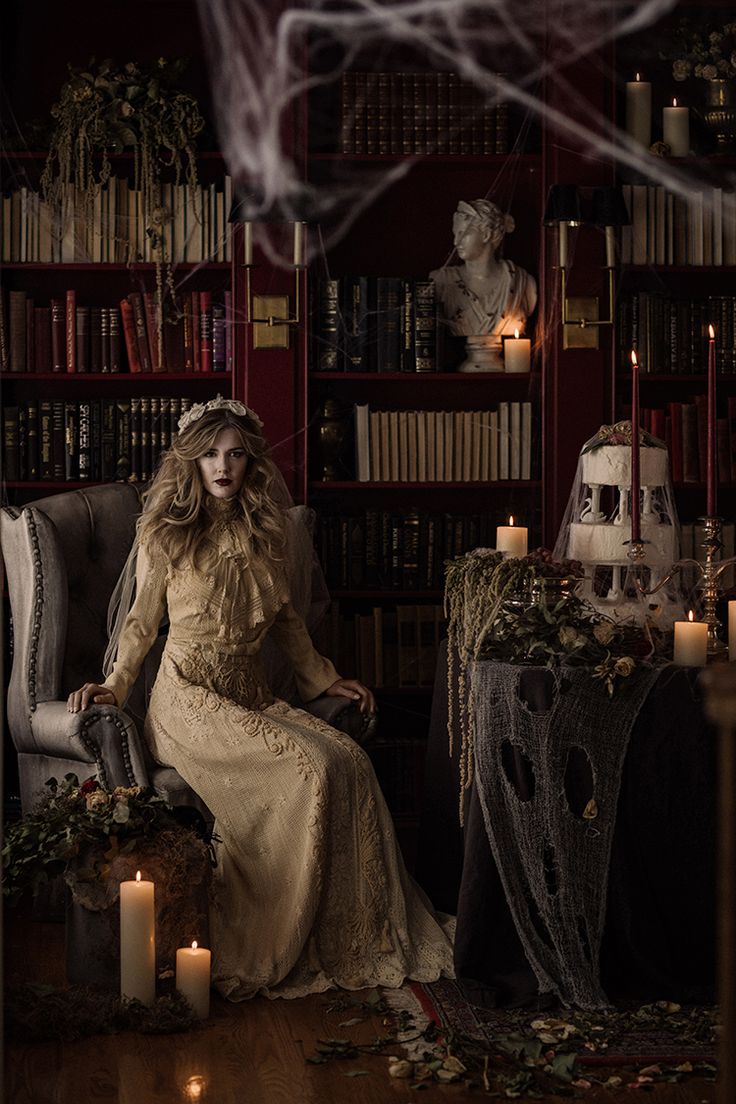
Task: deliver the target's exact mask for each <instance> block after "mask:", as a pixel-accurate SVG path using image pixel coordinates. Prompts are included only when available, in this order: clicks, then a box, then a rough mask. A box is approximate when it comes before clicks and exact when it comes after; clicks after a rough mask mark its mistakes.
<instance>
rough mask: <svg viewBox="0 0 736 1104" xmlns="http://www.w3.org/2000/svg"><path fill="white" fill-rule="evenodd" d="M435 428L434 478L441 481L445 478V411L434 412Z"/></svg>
mask: <svg viewBox="0 0 736 1104" xmlns="http://www.w3.org/2000/svg"><path fill="white" fill-rule="evenodd" d="M435 428H436V437H435V442H436V452H435V473H434V474H435V480H436V481H437V482H438V483H441V482H442V481H443V480H444V478H445V412H444V410H437V411H436V412H435Z"/></svg>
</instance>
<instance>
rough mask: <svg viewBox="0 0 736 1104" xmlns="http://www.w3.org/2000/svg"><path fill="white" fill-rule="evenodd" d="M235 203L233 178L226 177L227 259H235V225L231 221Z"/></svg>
mask: <svg viewBox="0 0 736 1104" xmlns="http://www.w3.org/2000/svg"><path fill="white" fill-rule="evenodd" d="M232 205H233V178H232V177H231V176H226V177H225V260H226V261H231V260H232V259H233V251H232V242H233V227H232V223H231V222H230V211H231V208H232Z"/></svg>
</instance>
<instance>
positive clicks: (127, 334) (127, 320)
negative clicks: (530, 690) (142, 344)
mask: <svg viewBox="0 0 736 1104" xmlns="http://www.w3.org/2000/svg"><path fill="white" fill-rule="evenodd" d="M120 317H121V319H122V325H123V338H124V340H125V349H126V351H127V353H128V369H129V371H131V372H141V371H142V370H143V369H142V368H141V358H140V350H139V346H138V338H137V337H136V332H135V318H134V315H133V307H132V305H131V304H130V303H129V302H128V300H127V299H121V300H120ZM110 337H111V340H110V354H111V359H112V331H111V334H110Z"/></svg>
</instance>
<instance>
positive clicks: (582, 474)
mask: <svg viewBox="0 0 736 1104" xmlns="http://www.w3.org/2000/svg"><path fill="white" fill-rule="evenodd" d="M640 445H641V449H640V464H641V469H640V470H641V480H640V482H641V505H640V515H641V537H642V542H643V558H642V559H641V560H639V561H638V564H639V566H638V567H637V574H638V579H639V582H640V586H639V587H637V585H636V580H635V578H634V572H632V570H631V560H630V558H629V549H630V547H631V545H630V541H631V422H630V421H622V422H617V423H616V424H615V425H604V426H601V428H600V429H599V430H598V432H597V433H596V434H595V435H594V436H593V437H591V438H590V440H588V441H586V442H585V444H584V445H583V447H582V448H581V450H580V455H579V457H578V464H577V470H576V472H575V479H574V481H573V485H572V490H571V492H570V497H569V499H568V503H567V509H566V510H565V514H564V517H563V519H562V524H561V526H560V531H559V534H558V537H557V542H556V544H555V549H554V555H555V558H556V559H559V560H562V559H573V560H579V561H580V562H581V563H582V564H583V567H584V569H585V581H584V584H583V590H582V592H581V597H585V598H586V599H587V600H588V601H589V602H590V603H591V604H592V605H593V606H595V607H596V609H598V610H600V611H601V612H602V613H607V614H610V615H611V616H613V617H616V618H617V619H620V620H624V619H627V618H633V619H635V620H637V621H640V622H642V623H643V622H645V621H646V620H647V619H649V620H651V621H654V622H656V623H657V624H659V625H660V626H661V627H663V628H665V627H669V626H670V625H671V624H672V622H673V621H675V620H677V619H678V618H680V617H682V616H683V612H684V600H683V596H682V594H681V592H680V589H679V587H678V585H677V583H676V582H673V581H670V582H666V583H663V580H664V579H665V576H666V575H667V574H668V572H669V570H670V568H671V566H672V564H673V563H674V561H675V560H677V559H678V557H679V554H680V526H679V521H678V518H677V509H676V507H675V499H674V493H673V490H672V481H671V478H670V464H669V455H668V452H667V447H666V445H665V444H664V442H663V441H660V440H658V439H657V438H656V437H652V435H651V434H650V433H647V432H646V431H641V435H640ZM651 591H655V593H643V592H651Z"/></svg>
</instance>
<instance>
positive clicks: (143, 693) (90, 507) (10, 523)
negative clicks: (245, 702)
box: [0, 483, 363, 819]
mask: <svg viewBox="0 0 736 1104" xmlns="http://www.w3.org/2000/svg"><path fill="white" fill-rule="evenodd" d="M293 510H295V511H296V512H297V514H296V516H297V517H301V520H302V521H303V522H304V523H305V524H307V525H308V524H309V523H310V520H311V512H310V511H309V510H307V508H306V507H302V506H297V507H293ZM139 511H140V498H139V495H138V492H137V491H136V489H135V487H133V486H131V485H128V484H122V483H113V484H105V485H103V486H96V487H90V488H88V489H85V490H83V491H71V492H64V493H62V494H59V495H54V496H51V497H49V498H44V499H40V500H38V501H36V502H34V503H32V504H31V505H29V506H25V507H23V508H22V509H14V508H11V507H6V508H3V510H2V514H1V517H0V536H1V537H2V549H3V557H4V561H5V570H6V576H7V581H8V591H9V595H10V605H11V612H12V619H13V663H12V669H11V675H10V685H9V690H8V702H7V707H8V723H9V727H10V733H11V736H12V738H13V741H14V743H15V747H16V749H17V752H18V762H19V772H20V790H21V805H22V808H23V811H24V812H26V811H28V809H30V808H31V807H32V805H33V803H34V801H35V800H36V798H37V796H38V795H39V793H40V792H42V791H43V789H44V784H45V782H46V781H47V779H49V778H51V777H56V778H62V777H63V776H64V774H66V773H68V772H73V773H74V774H76V775H77V776H78V777H79V778H80V781H81V780H82V779H84V778H89V777H97V779H98V780H99V782H100V784H101V785H102V786H103V787H104V788H105V789H113V788H114V787H115V786H151V787H153V789H155V790H156V791H157V792H158V793H160V794H161V795H162V796H164V797H166V798H167V799H168V800H169V801H170V802H171V804H173V805H194V806H195V807H197V808H199V809H200V811H201V812H202V813H204V815H205V816H206V817H207V818H208V819H209V813H208V810H207V809H205V808H204V807H203V806H202V804H201V803H200V801H199V799H198V798H197V796H196V795H195V794H194V793H193V792H192V790H191V789H190V788H189V786H188V785H187V784H186V783H185V782H184V781H183V779H182V778H181V777H180V776H179V774H178V773H177V772H176V771H175V770H174V769H173V768H172V767H167V766H163V765H161V764H158V763H156V762H154V760H153V759H152V757H151V755H150V753H149V751H148V748H147V746H146V743H145V740H144V739H143V736H142V733H143V719H144V717H145V711H146V703H147V701H148V696H149V694H150V690H151V688H152V686H153V681H154V679H155V677H156V671H157V669H158V664H159V660H160V658H161V652H162V650H163V645H164V641H165V630H162V634H161V635H160V636H159V640H158V642H157V644H156V645H155V646H154V648H153V649H152V650H151V652H150V653H149V656H148V658H147V660H146V663H145V665H144V668H143V670H142V671H141V674H140V676H139V678H138V682H137V683H136V686H135V687H134V689H133V691H132V693H131V695H130V698H129V699H128V702H127V703H126V706H125V709H124V710H122V709H118V708H114V707H111V706H101V705H96V706H92V707H91V708H90V709H89V710H87V711H86V712H84V713H76V714H73V713H68V712H67V708H66V699H67V696H68V694H69V693H70V692H71V691H72V690H73V689H77V688H78V687H79V686H81V685H82V683H83V682H85V681H87V680H90V679H98V678H99V679H100V680H101V678H102V658H103V655H104V651H105V646H106V643H107V607H108V602H109V599H110V595H111V594H112V591H113V588H114V586H115V583H116V581H117V578H118V576H119V574H120V571H121V570H122V567H123V564H124V563H125V560H126V557H127V555H128V552H129V550H130V547H131V543H132V540H133V536H134V531H135V523H136V518H137V516H138V513H139ZM311 577H312V587H311V595H310V596H309V601H308V604H307V606H306V608H305V609H303V610H302V612H303V613H304V614H305V620H306V621H307V625H308V627H309V628H310V629H313V628H314V625H315V623H316V621H317V620H318V619H319V616H320V615H321V613H322V612H323V611H324V609H325V607H326V603H327V600H328V595H327V590H326V587H325V582H324V577H323V576H322V572H321V570H320V568H319V564H318V563H317V560H316V558H315V559H314V563H313V566H312V572H311ZM268 645H269V642H268V641H267V642H266V648H265V649H264V661H265V664H266V669H267V672H268V674H269V676H270V680H271V686H272V688H273V690H274V692H275V693H276V694H277V695H278V696H281V697H284V696H285V697H291V696H292V694H291V692H290V687H289V685H288V683H286V682H285V681H284V677H285V674H286V669H285V666H284V663H283V659H282V658H281V657H280V656H279V654H278V652H277V650H276V648H275V646H271V647H270V648H269V646H268ZM306 708H308V709H309V710H310V711H311V712H313V713H316V714H317V715H319V716H321V717H323V718H324V719H325V720H327V721H329V723H331V724H334V725H336V727H339V728H341V729H342V730H343V731H346V732H348V733H350V735H353V736H354V737H356V738H361V736H362V733H363V718H362V716H361V714H360V713H359V711H358V710H357V709H356V707H355V706H354V705H353V704H352V703H351V702H349V701H348V700H346V699H344V698H342V699H340V698H324V697H323V698H318V699H317V700H316V701H314V702H310V703H309V704H308V705H307V706H306Z"/></svg>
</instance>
